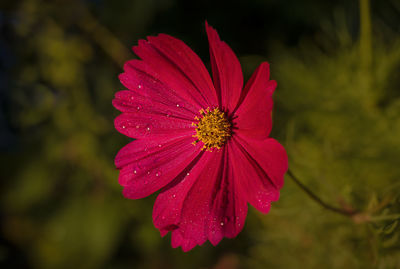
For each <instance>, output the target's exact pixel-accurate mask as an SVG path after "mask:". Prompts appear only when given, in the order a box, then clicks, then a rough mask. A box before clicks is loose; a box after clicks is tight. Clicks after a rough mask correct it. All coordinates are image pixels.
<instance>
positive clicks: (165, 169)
mask: <svg viewBox="0 0 400 269" xmlns="http://www.w3.org/2000/svg"><path fill="white" fill-rule="evenodd" d="M192 141H193V139H192V138H191V137H186V138H180V139H174V140H172V139H170V140H169V141H162V142H157V141H156V140H152V141H148V140H135V141H133V142H131V143H130V144H128V145H127V146H125V147H124V148H123V149H122V150H121V151H120V152H119V153H118V154H117V157H116V158H115V162H116V166H117V167H118V168H119V169H121V171H120V174H119V183H120V184H121V185H122V186H124V187H125V188H124V190H123V194H124V196H125V197H127V198H129V199H139V198H143V197H146V196H148V195H150V194H152V193H153V192H155V191H157V190H159V189H160V188H162V187H164V186H165V185H167V184H168V183H169V182H171V181H172V180H173V179H174V178H176V177H177V176H178V175H179V174H180V173H181V172H182V171H183V170H184V168H185V167H187V166H188V165H189V164H190V163H191V162H192V161H193V160H194V159H195V158H196V156H197V155H198V154H199V153H200V152H201V146H199V145H195V146H194V145H192V144H191V142H192Z"/></svg>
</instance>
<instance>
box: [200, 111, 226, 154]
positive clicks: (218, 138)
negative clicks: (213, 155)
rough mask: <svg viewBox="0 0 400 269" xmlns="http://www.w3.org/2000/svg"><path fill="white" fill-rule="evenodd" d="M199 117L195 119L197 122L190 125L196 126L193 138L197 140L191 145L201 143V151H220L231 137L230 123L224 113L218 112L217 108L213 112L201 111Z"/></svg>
mask: <svg viewBox="0 0 400 269" xmlns="http://www.w3.org/2000/svg"><path fill="white" fill-rule="evenodd" d="M200 115H201V117H200V118H199V117H195V120H196V121H197V122H193V123H192V125H193V126H196V134H195V135H193V137H195V138H197V139H196V141H194V142H193V144H194V145H195V144H197V143H198V142H199V141H201V142H203V143H204V146H203V148H202V150H207V151H212V149H213V148H217V149H220V148H221V147H222V146H223V145H224V144H225V142H226V141H227V140H228V138H229V137H230V136H231V123H230V122H229V120H228V119H227V117H226V114H225V112H223V111H220V110H219V108H218V107H217V108H215V109H213V110H210V108H207V109H206V110H204V109H201V110H200Z"/></svg>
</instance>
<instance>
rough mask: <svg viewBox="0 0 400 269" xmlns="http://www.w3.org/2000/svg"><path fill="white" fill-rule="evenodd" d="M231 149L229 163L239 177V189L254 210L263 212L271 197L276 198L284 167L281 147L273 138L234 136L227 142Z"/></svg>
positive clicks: (286, 165) (285, 159)
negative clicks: (259, 138)
mask: <svg viewBox="0 0 400 269" xmlns="http://www.w3.org/2000/svg"><path fill="white" fill-rule="evenodd" d="M227 146H228V147H229V148H230V151H231V152H232V156H234V158H231V165H232V166H233V171H234V173H235V174H236V176H237V177H238V178H239V179H240V181H239V185H240V190H241V192H242V193H243V195H244V196H245V197H246V199H247V201H248V202H249V203H250V204H251V205H252V206H254V207H255V208H256V209H257V210H260V211H261V212H263V213H267V212H268V211H269V208H270V203H271V202H272V201H277V200H278V199H279V190H280V189H281V188H282V186H283V178H284V174H285V172H286V171H287V168H288V159H287V155H286V152H285V149H284V148H283V147H282V145H281V144H279V143H278V142H277V141H276V140H274V139H272V138H268V139H265V140H257V139H249V138H246V139H243V138H240V137H237V136H236V137H235V138H233V139H231V140H230V141H229V143H228V145H227Z"/></svg>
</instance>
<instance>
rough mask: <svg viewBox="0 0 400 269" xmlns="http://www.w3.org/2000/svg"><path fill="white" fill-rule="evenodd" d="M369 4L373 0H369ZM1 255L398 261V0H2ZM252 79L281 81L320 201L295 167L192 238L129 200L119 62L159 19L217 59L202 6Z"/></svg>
mask: <svg viewBox="0 0 400 269" xmlns="http://www.w3.org/2000/svg"><path fill="white" fill-rule="evenodd" d="M369 6H370V8H368V7H369ZM0 8H1V9H0V33H1V39H0V128H1V129H0V130H1V131H0V161H1V174H0V178H1V181H0V207H1V211H0V212H1V213H0V267H1V268H217V269H223V268H256V269H257V268H382V269H383V268H400V223H399V222H400V165H399V164H400V1H399V0H385V1H371V3H369V2H368V0H360V1H358V0H337V1H318V0H303V1H297V0H286V1H278V0H253V1H234V0H232V1H216V0H213V1H211V0H204V1H185V0H147V1H145V0H121V1H111V0H86V1H79V0H68V1H67V0H65V1H62V0H54V1H45V0H20V1H14V0H2V1H1V4H0ZM205 20H208V22H209V23H210V24H211V25H213V26H214V27H215V28H216V29H217V30H218V31H219V33H220V35H221V37H222V39H223V40H225V41H226V42H227V43H228V44H229V45H230V46H231V47H232V49H233V50H234V51H235V53H236V54H237V55H238V57H239V59H240V62H241V63H242V66H243V71H244V75H245V78H246V79H247V78H248V77H249V76H250V74H251V72H253V71H254V69H255V68H256V66H257V65H258V64H259V63H260V62H261V61H264V60H267V61H269V62H270V65H271V72H272V74H271V76H272V78H273V79H275V80H277V81H278V88H277V90H276V92H275V109H274V128H273V133H272V136H273V137H275V138H277V139H278V140H279V141H280V142H281V143H282V144H284V145H285V147H286V149H287V151H288V154H289V160H290V168H291V170H292V171H293V172H294V173H296V174H297V176H298V177H299V178H300V179H301V180H302V181H303V183H304V184H305V185H307V186H308V188H310V189H312V190H313V191H314V192H315V193H316V194H317V195H318V196H319V197H321V199H323V200H324V201H326V202H328V203H330V204H332V205H335V206H338V207H342V208H345V209H346V208H347V209H349V208H350V209H357V210H359V211H360V212H361V213H360V214H358V215H357V216H356V217H353V218H351V217H347V216H342V215H340V214H336V213H334V212H331V211H328V210H326V209H324V208H322V207H321V206H320V205H318V204H317V203H315V201H313V200H311V199H310V198H309V197H308V196H307V195H306V194H305V193H304V192H303V191H302V190H301V189H300V188H299V187H298V186H296V185H295V184H294V182H293V181H292V180H291V179H290V178H289V177H286V184H285V186H284V188H283V189H282V192H281V198H280V200H279V202H276V203H274V204H273V206H272V209H271V212H270V213H269V214H268V215H262V214H260V213H258V212H257V211H256V210H254V209H253V208H251V209H250V210H249V214H248V218H247V220H246V225H245V228H244V230H243V231H242V232H241V233H240V234H239V236H238V237H237V238H235V239H231V240H230V239H224V240H223V241H222V242H221V243H220V244H219V245H218V246H217V247H213V246H211V245H210V244H209V243H206V244H205V245H204V246H202V247H196V248H195V249H194V250H192V251H191V252H189V253H183V252H182V251H181V250H180V249H172V248H171V247H170V238H169V236H167V237H165V238H161V237H160V235H159V232H158V230H157V229H155V228H154V227H153V224H152V219H151V212H152V205H153V202H154V199H155V197H156V195H152V196H151V197H149V198H145V199H142V200H136V201H133V200H127V199H125V198H123V196H122V194H121V190H122V188H121V187H120V186H119V185H118V182H117V178H118V172H117V171H116V170H115V168H114V164H113V159H114V156H115V155H116V153H117V151H118V150H119V149H120V148H121V147H122V146H123V145H125V144H127V143H128V141H129V139H128V138H127V137H124V136H123V135H121V134H119V133H117V131H115V129H114V127H113V119H114V117H115V116H116V115H118V112H117V111H116V110H115V109H114V108H113V107H112V105H111V100H112V98H113V95H114V94H115V92H116V91H118V90H121V89H123V86H122V85H121V84H120V83H119V81H118V78H117V75H118V74H119V73H121V72H122V65H123V63H124V62H125V61H127V60H128V59H131V58H133V57H134V55H133V54H132V53H131V52H130V47H131V46H132V45H135V44H137V40H138V39H140V38H145V37H146V36H147V35H155V34H157V33H168V34H170V35H173V36H175V37H177V38H179V39H182V40H184V41H185V42H186V43H187V44H188V45H189V46H190V47H191V48H193V49H194V50H195V51H196V52H197V53H198V54H199V55H200V56H201V58H202V59H203V60H204V61H205V62H206V64H207V65H209V56H208V44H207V39H206V35H205V30H204V22H205Z"/></svg>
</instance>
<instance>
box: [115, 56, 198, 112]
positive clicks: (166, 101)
mask: <svg viewBox="0 0 400 269" xmlns="http://www.w3.org/2000/svg"><path fill="white" fill-rule="evenodd" d="M124 71H125V72H124V73H122V74H120V76H119V79H120V81H121V83H122V84H123V85H124V86H125V87H127V88H128V89H129V90H131V91H132V92H133V93H135V94H136V96H143V97H145V98H146V99H147V100H151V101H149V102H152V103H158V104H162V105H165V106H168V107H169V108H168V109H166V111H167V112H171V113H172V114H175V113H177V114H178V115H182V114H187V117H188V118H193V117H194V115H196V114H197V113H198V111H199V108H198V107H196V106H194V105H193V104H191V103H190V102H188V101H186V100H185V99H183V98H182V97H180V96H179V93H177V92H175V91H174V90H173V89H172V88H171V87H169V86H168V85H166V84H165V83H163V82H162V81H160V79H159V78H158V74H157V73H155V72H154V71H153V70H152V69H151V68H150V67H149V66H148V65H147V64H146V63H144V62H143V61H139V60H131V61H128V62H127V63H125V65H124Z"/></svg>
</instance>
